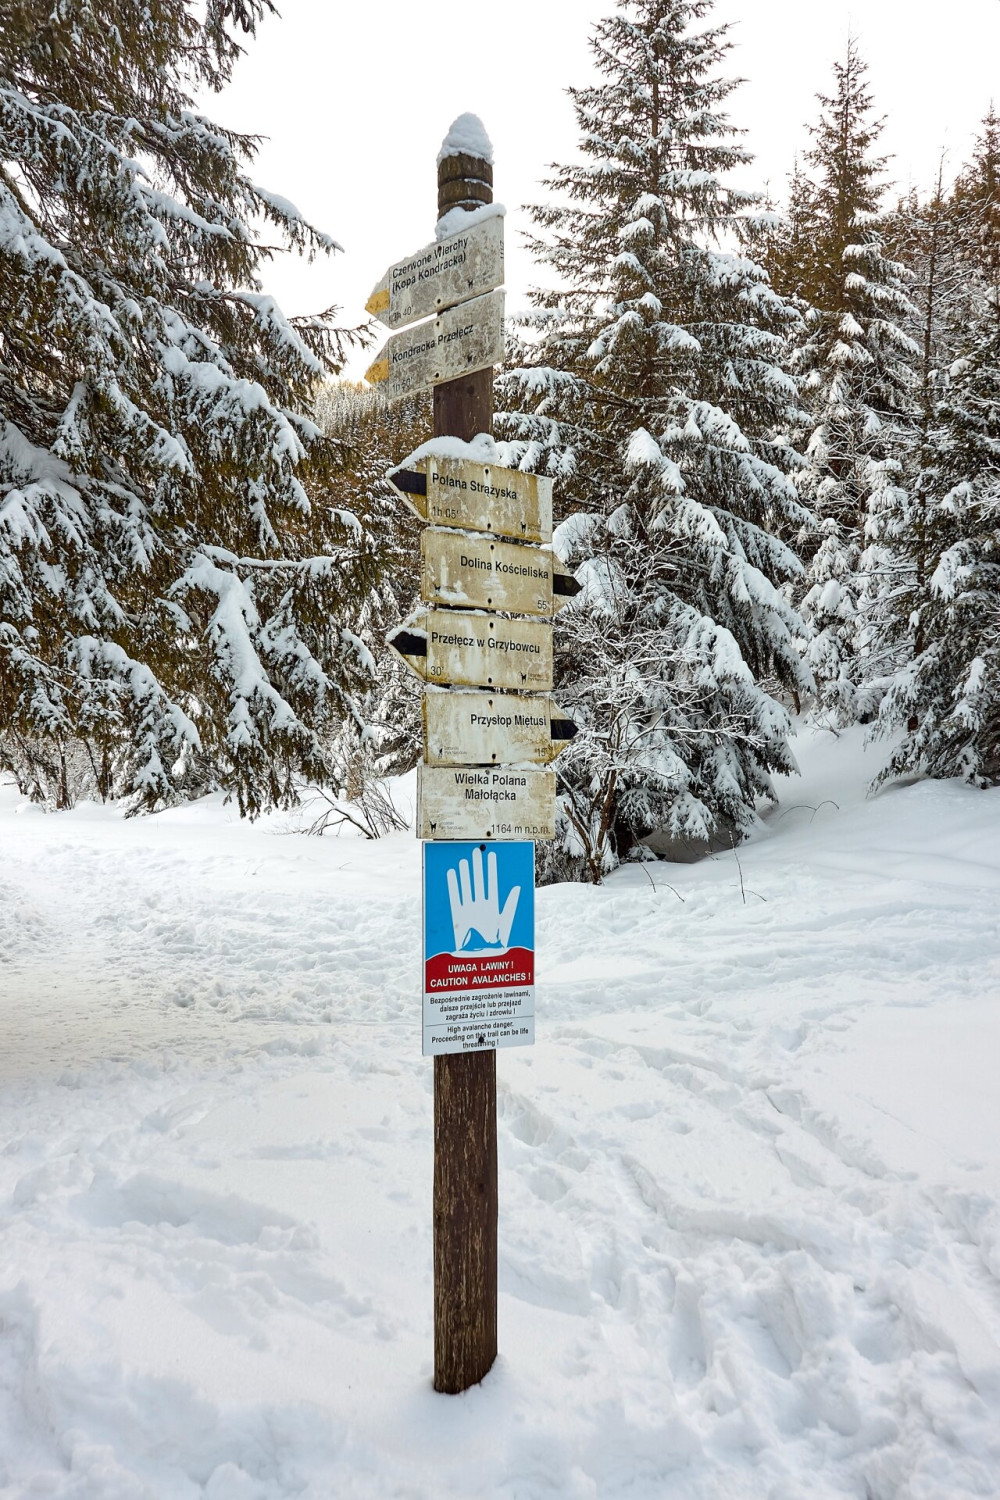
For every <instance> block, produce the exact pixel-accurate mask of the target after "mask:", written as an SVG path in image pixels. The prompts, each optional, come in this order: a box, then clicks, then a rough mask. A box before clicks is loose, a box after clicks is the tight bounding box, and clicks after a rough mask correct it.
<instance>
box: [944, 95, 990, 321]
mask: <svg viewBox="0 0 1000 1500" xmlns="http://www.w3.org/2000/svg"><path fill="white" fill-rule="evenodd" d="M952 200H953V207H954V213H955V216H956V218H957V219H958V221H959V222H960V223H961V224H962V226H963V229H964V231H965V232H964V234H963V239H962V248H963V258H964V260H965V263H966V265H967V266H968V267H969V268H970V270H971V271H972V272H973V274H974V276H975V279H976V281H977V282H978V284H979V287H980V289H981V294H980V310H981V312H982V313H983V315H984V316H986V317H987V318H988V317H989V315H990V309H991V308H995V307H996V306H998V305H1000V115H998V114H997V111H996V109H995V107H994V106H993V105H992V104H991V105H990V108H989V110H988V111H987V113H986V118H985V119H984V120H983V125H982V129H981V131H980V133H979V136H978V138H977V140H976V145H975V149H974V151H973V155H972V161H971V162H970V163H969V165H968V166H967V167H966V168H965V169H964V170H963V171H962V172H960V173H959V176H958V180H957V182H956V183H955V191H954V193H953V195H952Z"/></svg>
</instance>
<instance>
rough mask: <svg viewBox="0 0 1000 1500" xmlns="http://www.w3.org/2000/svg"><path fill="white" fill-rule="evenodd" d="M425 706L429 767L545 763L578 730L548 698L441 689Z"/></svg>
mask: <svg viewBox="0 0 1000 1500" xmlns="http://www.w3.org/2000/svg"><path fill="white" fill-rule="evenodd" d="M423 710H424V754H425V759H426V763H427V764H428V765H429V766H497V765H503V766H523V765H532V766H547V765H548V763H549V761H550V760H555V758H556V756H557V755H558V754H559V752H560V751H561V750H562V749H564V748H565V745H566V741H567V740H571V739H572V738H573V736H574V735H575V734H576V725H575V724H574V723H573V721H572V719H567V718H565V717H564V716H563V715H561V714H559V713H558V711H557V712H553V708H552V700H551V699H550V698H549V697H548V696H545V697H542V696H538V697H532V698H528V697H523V698H521V697H514V696H513V695H512V694H509V693H463V692H457V691H456V692H445V691H442V692H440V693H425V694H424V703H423Z"/></svg>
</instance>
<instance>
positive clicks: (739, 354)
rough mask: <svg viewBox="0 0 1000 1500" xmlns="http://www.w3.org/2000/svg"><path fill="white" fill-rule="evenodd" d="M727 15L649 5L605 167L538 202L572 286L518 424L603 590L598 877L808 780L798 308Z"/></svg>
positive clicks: (584, 648)
mask: <svg viewBox="0 0 1000 1500" xmlns="http://www.w3.org/2000/svg"><path fill="white" fill-rule="evenodd" d="M709 8H710V7H709V4H708V0H637V3H634V4H623V5H622V6H621V7H620V8H619V10H618V12H617V14H616V15H614V16H613V17H612V18H610V19H609V20H607V21H604V22H602V23H601V24H600V25H599V26H598V27H597V28H596V31H595V36H594V40H593V44H592V45H593V52H594V58H595V62H596V64H597V67H598V70H599V71H600V73H601V75H602V80H601V82H600V83H599V84H598V85H597V86H595V87H593V88H587V89H573V90H571V91H570V92H571V97H572V100H573V105H574V108H575V111H576V116H577V121H578V125H579V130H580V151H581V156H582V160H581V161H580V162H579V163H578V164H574V165H569V166H565V167H561V168H558V169H556V175H555V176H554V177H553V178H552V179H551V181H550V182H549V183H548V186H549V187H550V189H551V191H552V195H553V199H554V201H553V202H552V203H550V204H548V205H546V206H544V207H540V208H537V209H535V210H534V217H535V222H536V224H537V225H538V227H539V234H538V237H537V239H536V241H535V252H536V255H537V257H538V259H539V262H540V264H541V265H542V267H543V268H544V269H545V270H547V271H549V272H550V273H551V275H552V277H553V285H552V288H551V289H550V290H548V291H544V292H539V293H537V294H536V296H535V299H534V300H535V305H536V309H537V311H536V313H535V315H534V317H533V319H532V320H531V321H532V328H531V334H532V335H533V336H532V337H529V339H528V340H526V341H525V343H524V345H523V348H522V349H521V351H520V354H521V359H522V364H521V367H520V368H518V369H516V370H515V371H514V372H513V373H512V374H511V375H510V376H509V378H508V382H507V387H506V392H507V398H508V405H509V410H508V412H507V413H506V415H505V416H504V417H503V418H502V419H501V426H502V430H503V431H504V433H505V435H506V436H507V437H508V439H509V440H510V449H509V451H510V454H511V456H512V458H514V459H515V460H516V461H518V462H520V463H522V464H523V465H524V466H527V467H537V468H541V469H544V470H546V471H547V472H549V473H551V474H554V475H555V476H557V478H558V480H559V483H558V485H557V497H558V501H559V503H560V504H561V506H562V512H563V519H562V524H561V525H560V526H559V529H558V531H557V534H556V540H557V545H558V546H559V548H560V550H561V551H562V554H563V556H564V558H565V559H566V560H567V561H568V562H570V563H571V564H572V565H573V566H574V567H575V568H576V569H577V576H578V577H579V578H581V579H582V581H583V583H584V592H583V594H582V595H581V596H580V598H579V600H578V601H577V602H576V603H575V604H574V605H573V606H571V607H570V608H567V609H566V610H564V611H563V612H562V614H561V615H560V616H559V618H558V624H557V644H558V645H559V647H560V660H561V667H560V670H559V681H558V682H557V691H558V693H559V700H560V703H562V704H564V706H565V707H566V708H568V709H570V710H571V712H572V713H573V716H574V718H576V719H577V720H578V722H579V723H580V724H581V726H582V733H581V734H580V735H578V737H577V738H576V739H575V740H574V741H573V742H572V744H571V745H570V746H569V748H568V749H567V750H566V751H565V752H564V753H563V755H562V756H561V758H560V760H559V762H558V767H557V769H558V772H559V776H560V784H561V790H562V799H561V805H562V811H563V816H564V822H563V845H562V847H563V853H564V856H565V859H566V861H567V862H568V864H569V866H570V867H574V865H575V867H577V868H579V869H580V870H581V872H582V873H584V874H585V875H587V876H589V878H591V879H599V878H600V875H601V873H602V872H603V871H604V870H606V869H607V868H609V866H610V865H612V864H613V863H614V862H615V861H616V860H617V859H620V858H622V857H623V856H624V855H625V854H627V853H628V852H629V851H630V850H632V849H634V848H635V846H636V844H637V843H638V842H639V841H641V840H644V839H645V838H646V837H648V836H649V835H650V834H653V833H654V832H656V833H662V832H664V831H666V833H667V834H668V835H670V836H673V837H676V838H678V839H684V840H692V839H693V840H706V839H710V838H712V837H713V836H718V835H719V834H720V833H721V834H723V835H724V836H725V837H728V838H736V839H738V838H739V837H741V836H742V834H743V832H744V830H746V829H747V828H748V827H749V826H750V824H751V823H752V822H753V820H754V818H755V816H756V813H755V804H756V802H757V799H758V798H759V797H761V796H765V797H766V796H768V795H769V793H770V775H771V773H772V772H774V771H784V770H789V769H791V768H792V766H793V762H792V757H791V754H790V752H789V749H788V735H789V729H790V725H789V719H788V715H787V712H786V708H785V705H784V703H783V701H782V697H781V695H782V693H785V694H787V695H789V697H788V701H790V698H791V695H792V694H794V693H799V694H801V693H804V692H806V691H808V690H809V688H810V686H811V678H810V674H809V671H808V668H807V667H806V666H804V664H803V657H802V647H803V644H804V636H805V630H804V627H803V625H802V622H801V621H800V619H799V617H798V615H797V614H796V612H795V611H794V609H793V608H791V606H790V605H789V603H788V601H787V597H786V594H785V592H784V590H785V589H786V587H787V586H788V585H789V584H790V583H791V582H792V581H793V580H795V579H796V578H797V577H798V576H799V574H800V572H801V566H800V563H799V560H798V558H797V557H796V555H795V553H794V551H793V550H792V548H791V547H790V546H789V545H788V542H787V540H786V539H787V538H790V537H792V536H794V534H795V533H796V532H798V531H799V530H800V529H801V527H802V526H803V525H805V524H806V523H807V522H808V519H809V514H808V512H807V510H806V509H805V508H804V507H803V505H802V504H801V502H800V500H799V498H798V496H797V493H796V490H795V486H794V484H793V482H792V476H793V474H794V472H795V471H796V469H797V468H798V467H799V466H800V464H801V460H800V459H799V458H798V456H797V455H796V453H795V451H794V450H793V448H792V446H791V444H790V442H789V439H788V433H789V431H790V429H791V426H792V425H793V423H794V422H795V420H796V418H797V414H798V399H797V392H796V387H795V383H794V381H793V380H792V379H791V378H790V376H789V375H788V374H787V373H785V372H784V371H783V370H782V368H781V359H782V353H783V350H784V347H785V343H786V340H787V337H788V335H789V332H790V330H791V329H792V328H793V327H794V326H795V325H796V323H797V314H796V313H795V311H794V310H793V309H792V308H791V306H790V305H789V303H788V302H787V301H786V300H785V299H784V298H783V297H782V296H780V295H778V294H777V293H776V292H775V291H774V290H773V288H772V287H771V286H770V284H769V282H768V278H767V276H766V274H765V273H764V271H763V270H762V269H761V268H760V267H759V266H758V265H757V264H756V263H755V262H754V261H753V259H752V258H750V256H749V254H748V253H747V250H746V245H747V242H748V240H749V239H750V238H751V236H752V234H753V232H754V229H755V224H756V218H755V215H756V204H757V200H756V198H755V197H754V196H753V195H752V194H748V193H746V192H742V191H739V190H737V189H735V188H733V187H731V186H729V185H727V182H726V178H727V174H729V173H730V172H731V170H732V169H733V168H735V167H737V166H739V165H742V164H743V163H744V162H746V161H747V160H748V155H747V152H746V151H745V149H744V148H743V146H742V145H741V144H740V143H739V140H738V138H737V132H736V131H735V130H734V128H733V127H732V125H731V124H730V123H729V121H728V119H727V117H726V114H725V112H724V106H725V101H726V99H727V97H728V95H729V94H730V93H731V91H732V90H733V88H734V87H735V86H736V85H735V82H734V81H733V80H732V79H729V78H727V77H725V76H724V74H723V73H722V72H721V71H720V70H721V69H722V66H723V63H724V60H725V55H726V52H727V49H728V45H729V44H728V42H727V40H726V28H724V27H716V28H714V29H702V30H699V29H697V24H698V23H699V22H701V21H702V20H703V18H704V17H705V15H706V14H707V12H708V11H709Z"/></svg>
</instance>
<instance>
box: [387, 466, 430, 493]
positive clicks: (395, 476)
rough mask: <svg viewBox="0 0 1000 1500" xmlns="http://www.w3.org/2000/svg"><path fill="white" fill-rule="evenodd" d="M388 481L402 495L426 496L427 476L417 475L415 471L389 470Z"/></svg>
mask: <svg viewBox="0 0 1000 1500" xmlns="http://www.w3.org/2000/svg"><path fill="white" fill-rule="evenodd" d="M388 479H389V483H390V484H392V485H395V487H396V489H397V490H401V491H402V493H403V494H404V495H424V496H426V494H427V475H426V474H418V473H417V471H416V469H390V470H389V475H388Z"/></svg>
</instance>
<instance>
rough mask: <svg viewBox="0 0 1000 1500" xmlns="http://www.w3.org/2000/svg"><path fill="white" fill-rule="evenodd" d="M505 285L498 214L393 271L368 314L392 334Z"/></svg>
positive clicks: (376, 290) (420, 252) (370, 303)
mask: <svg viewBox="0 0 1000 1500" xmlns="http://www.w3.org/2000/svg"><path fill="white" fill-rule="evenodd" d="M502 285H503V218H502V216H501V215H499V214H496V215H494V217H492V218H489V219H486V220H485V221H483V222H481V223H479V224H474V225H473V226H472V228H471V229H463V230H460V231H459V232H458V233H457V234H452V235H448V237H447V238H446V239H443V240H435V241H434V243H433V244H431V245H425V246H424V247H423V249H421V250H418V251H417V252H416V253H415V254H414V255H408V256H407V257H406V258H405V260H399V261H397V262H396V264H395V265H394V266H390V267H389V269H388V271H386V273H385V275H384V276H383V277H382V278H381V280H380V281H379V282H378V284H377V285H376V286H375V287H374V288H373V290H372V294H371V296H370V297H369V298H368V301H367V302H366V303H365V311H366V312H370V313H372V314H373V315H374V316H375V317H376V318H378V320H379V322H380V323H384V324H385V326H386V327H387V328H405V327H406V326H407V324H409V323H416V322H418V321H419V320H420V319H421V318H429V317H430V316H431V315H432V314H433V313H438V312H442V311H443V310H444V309H445V308H448V307H454V306H456V304H458V303H460V302H468V301H469V300H470V299H471V298H473V297H479V296H482V295H483V294H484V293H485V292H491V291H493V289H494V287H498V286H502Z"/></svg>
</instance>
